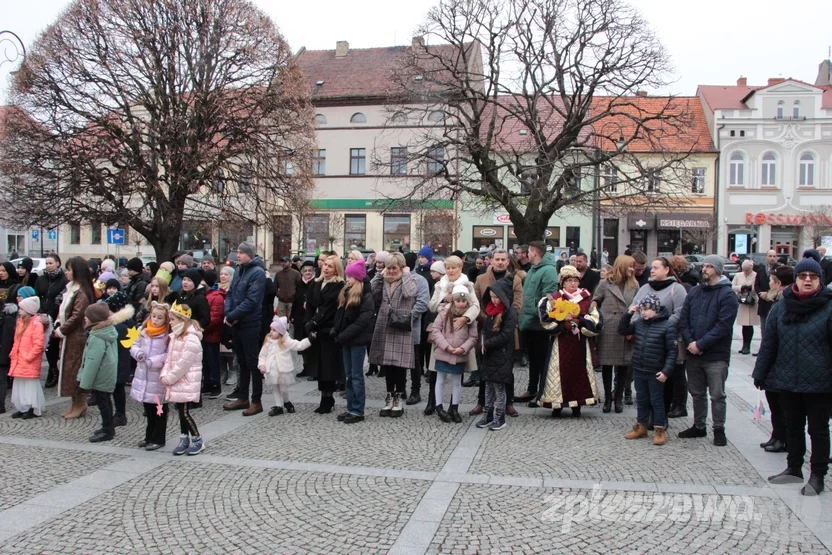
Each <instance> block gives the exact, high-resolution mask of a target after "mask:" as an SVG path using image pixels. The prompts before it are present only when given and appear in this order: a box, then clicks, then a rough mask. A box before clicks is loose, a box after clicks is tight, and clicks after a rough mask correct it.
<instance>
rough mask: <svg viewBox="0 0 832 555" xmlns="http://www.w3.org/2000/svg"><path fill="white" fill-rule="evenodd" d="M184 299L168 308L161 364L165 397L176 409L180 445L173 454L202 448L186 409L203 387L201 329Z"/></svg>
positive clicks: (197, 452) (195, 451) (202, 445)
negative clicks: (165, 352)
mask: <svg viewBox="0 0 832 555" xmlns="http://www.w3.org/2000/svg"><path fill="white" fill-rule="evenodd" d="M191 314H192V311H191V307H190V306H188V304H187V302H182V303H178V302H176V303H173V306H172V307H171V309H170V329H171V334H170V342H169V343H168V357H167V360H166V361H165V365H164V367H162V375H161V380H162V383H163V384H164V385H165V400H166V401H171V402H173V403H174V404H175V406H176V410H177V411H178V412H179V433H180V435H179V445H177V446H176V448H175V449H174V450H173V454H174V455H184V454H185V453H188V454H189V455H198V454H199V453H201V452H202V450H203V449H204V448H205V445H204V443H203V442H202V436H200V435H199V430H198V429H197V427H196V422H194V419H193V418H191V414H190V412H188V403H189V402H197V401H199V394H200V389H201V388H202V343H201V340H202V331H201V330H200V328H199V324H198V323H197V322H196V321H195V320H191Z"/></svg>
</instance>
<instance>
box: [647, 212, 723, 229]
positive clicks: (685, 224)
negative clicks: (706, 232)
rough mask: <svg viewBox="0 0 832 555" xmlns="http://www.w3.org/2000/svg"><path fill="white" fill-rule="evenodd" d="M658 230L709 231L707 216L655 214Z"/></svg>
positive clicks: (709, 221)
mask: <svg viewBox="0 0 832 555" xmlns="http://www.w3.org/2000/svg"><path fill="white" fill-rule="evenodd" d="M656 220H657V221H656V227H657V228H658V229H711V217H710V216H709V215H708V214H656Z"/></svg>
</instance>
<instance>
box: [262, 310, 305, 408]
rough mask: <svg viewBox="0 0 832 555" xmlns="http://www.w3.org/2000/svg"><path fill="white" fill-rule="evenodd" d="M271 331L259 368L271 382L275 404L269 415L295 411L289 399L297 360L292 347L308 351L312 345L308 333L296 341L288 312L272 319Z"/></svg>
mask: <svg viewBox="0 0 832 555" xmlns="http://www.w3.org/2000/svg"><path fill="white" fill-rule="evenodd" d="M270 327H271V331H269V335H267V336H266V340H265V341H263V347H262V348H261V349H260V356H259V357H258V359H257V368H259V369H260V372H262V373H263V374H264V375H265V377H266V383H267V384H270V385H271V386H272V393H273V394H274V406H273V407H272V408H271V410H270V411H269V416H277V415H278V414H283V407H284V406H285V407H286V412H288V413H293V412H295V406H294V405H293V404H292V403H290V402H289V386H290V385H292V384H293V383H295V374H294V370H295V363H294V362H293V361H292V351H297V352H300V351H305V350H306V349H308V348H309V347H310V345H311V343H310V342H309V338H308V337H307V338H306V339H304V340H303V341H296V340H294V339H292V338H291V337H289V335H288V334H287V328H288V327H289V322H288V320H286V317H285V316H281V317H279V318H275V319H274V320H273V321H272V323H271V326H270Z"/></svg>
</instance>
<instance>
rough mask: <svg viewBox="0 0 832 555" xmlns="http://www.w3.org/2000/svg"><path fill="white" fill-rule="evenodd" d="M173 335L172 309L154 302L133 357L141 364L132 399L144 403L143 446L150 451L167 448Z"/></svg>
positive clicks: (131, 391) (135, 378) (132, 390)
mask: <svg viewBox="0 0 832 555" xmlns="http://www.w3.org/2000/svg"><path fill="white" fill-rule="evenodd" d="M169 332H170V307H169V306H168V305H167V304H164V303H157V302H155V301H154V302H153V305H152V308H151V309H150V314H149V316H148V318H147V320H146V321H145V322H144V324H143V325H142V327H141V331H140V332H139V338H138V339H136V342H135V343H133V346H132V347H131V348H130V356H132V357H133V358H134V359H136V361H137V364H136V373H135V375H134V376H133V384H132V386H131V387H130V397H132V398H133V399H135V400H136V401H138V402H140V403H143V404H144V416H145V418H147V429H146V431H145V435H144V441H140V442H139V447H143V448H144V449H145V450H147V451H155V450H156V449H159V448H160V447H162V446H164V445H165V434H166V432H167V428H168V404H167V403H165V386H164V384H162V366H164V364H165V360H167V357H168V334H169ZM159 407H161V409H160V408H159Z"/></svg>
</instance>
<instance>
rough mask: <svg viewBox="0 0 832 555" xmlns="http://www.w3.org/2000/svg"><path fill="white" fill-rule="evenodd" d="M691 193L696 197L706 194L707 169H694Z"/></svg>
mask: <svg viewBox="0 0 832 555" xmlns="http://www.w3.org/2000/svg"><path fill="white" fill-rule="evenodd" d="M691 192H692V193H693V194H695V195H704V194H705V168H693V184H692V186H691Z"/></svg>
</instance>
